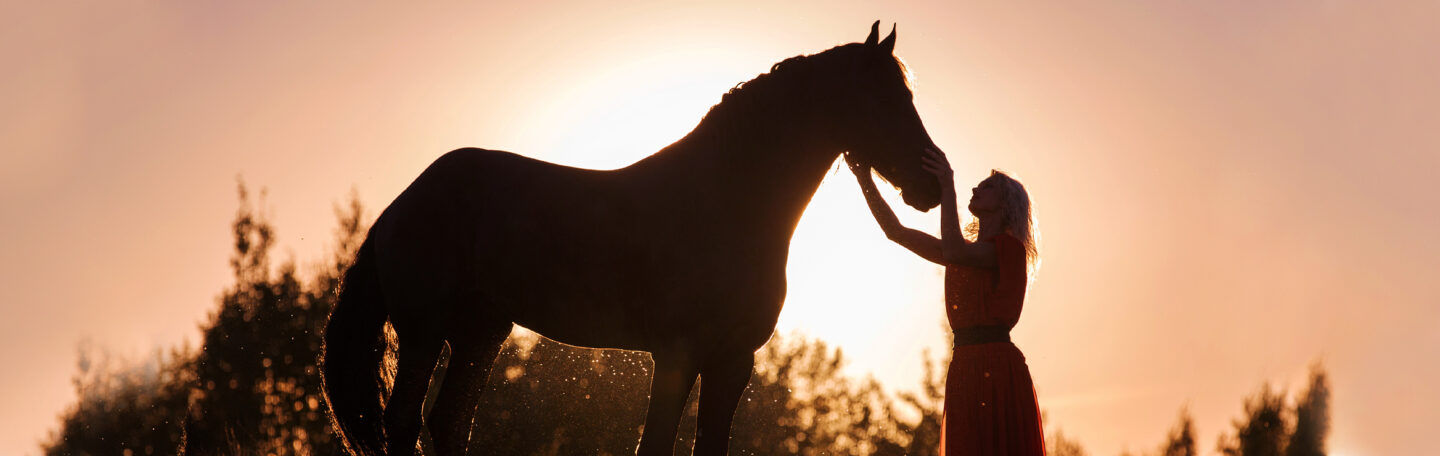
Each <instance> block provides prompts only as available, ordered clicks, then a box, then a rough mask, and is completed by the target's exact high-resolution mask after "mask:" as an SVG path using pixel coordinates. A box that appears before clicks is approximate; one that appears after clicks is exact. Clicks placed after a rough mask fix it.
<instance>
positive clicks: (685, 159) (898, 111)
mask: <svg viewBox="0 0 1440 456" xmlns="http://www.w3.org/2000/svg"><path fill="white" fill-rule="evenodd" d="M879 25H880V23H879V22H878V21H877V22H875V24H873V25H871V27H870V34H869V36H868V37H867V38H866V40H865V41H864V42H863V43H849V44H844V45H840V46H836V47H834V48H831V49H828V50H825V51H823V52H820V53H817V54H812V55H800V56H796V57H792V58H789V59H786V60H784V61H781V62H780V63H777V64H775V65H773V66H772V67H771V68H770V72H769V73H764V74H761V75H759V76H757V77H755V78H754V79H752V80H750V81H748V82H744V83H742V84H739V85H737V86H736V87H734V88H732V89H731V90H730V91H729V92H727V93H726V94H724V95H723V96H722V98H721V101H720V103H718V104H716V105H715V106H713V107H711V109H710V110H709V112H707V113H706V114H705V116H704V117H703V118H702V120H701V122H700V123H699V125H697V126H696V127H695V128H694V129H693V130H692V131H691V132H690V133H688V134H686V135H685V136H684V137H683V138H681V139H680V140H678V141H676V142H675V143H673V144H671V145H669V146H666V147H665V148H663V149H661V150H660V151H659V152H656V153H655V154H653V155H650V156H648V157H646V158H644V159H641V160H639V161H637V162H635V163H633V164H631V165H629V166H626V167H623V168H619V169H613V170H591V169H580V168H572V167H567V166H562V165H557V164H552V163H547V162H543V161H539V160H535V159H531V158H526V157H524V156H521V155H516V154H513V153H509V152H504V151H498V150H485V149H478V148H463V149H457V150H454V151H451V152H448V153H446V154H444V155H443V156H441V157H440V158H438V159H436V160H435V161H434V162H433V163H432V164H431V165H430V166H429V167H428V168H426V169H425V170H424V171H423V172H422V173H421V174H420V175H419V177H417V178H416V179H415V180H414V181H413V182H412V183H411V184H410V185H409V187H407V188H406V189H405V190H404V191H402V192H401V193H400V195H399V196H397V197H396V198H395V200H394V201H393V202H392V203H391V204H390V205H389V206H388V207H387V208H386V209H385V210H384V211H383V212H382V213H381V215H380V216H379V217H378V218H377V219H376V221H375V223H374V224H373V225H372V226H371V228H370V230H369V232H368V233H367V237H366V239H365V241H364V242H363V244H362V245H361V247H360V248H359V250H358V251H357V253H356V256H355V260H354V263H352V264H351V266H350V267H349V268H348V269H347V270H346V272H345V276H344V279H343V284H342V285H341V287H342V288H341V291H340V299H339V301H338V303H337V304H336V305H335V308H334V310H333V312H332V313H331V315H330V320H329V322H328V323H327V326H326V330H325V335H324V339H325V344H324V349H323V354H322V378H323V382H324V386H325V397H326V401H327V403H328V405H329V407H330V410H331V411H332V414H333V415H332V422H333V424H334V427H335V428H336V432H337V434H339V435H340V436H341V440H342V441H344V442H346V444H347V446H348V448H349V449H350V450H351V451H353V452H355V453H357V454H361V455H372V454H399V455H409V454H413V453H414V451H415V449H416V448H415V447H416V442H417V439H418V438H419V434H420V427H421V425H422V423H424V425H425V426H426V427H427V428H428V430H429V431H430V436H431V438H432V439H433V440H434V445H435V450H436V452H437V453H438V454H441V455H459V454H464V452H465V451H466V446H467V444H468V442H469V436H470V431H471V428H472V424H473V420H474V417H475V413H476V408H477V402H478V399H479V396H480V394H481V391H482V390H483V389H484V386H485V383H486V380H487V376H488V375H489V371H490V366H491V364H492V363H493V362H494V360H495V357H496V355H497V354H498V353H499V350H500V347H501V344H502V343H503V342H504V341H505V339H506V338H507V337H508V335H509V334H510V332H511V330H512V329H513V325H517V324H518V325H520V326H523V327H525V328H528V329H530V330H532V331H535V332H537V333H539V334H541V335H543V336H545V337H547V338H550V339H553V340H556V341H559V342H561V343H565V344H570V345H576V346H583V347H595V348H610V349H625V350H640V351H646V352H649V353H650V356H651V359H652V360H653V362H654V371H653V374H652V375H653V377H652V379H651V390H650V403H649V409H648V410H647V413H646V416H645V426H644V428H643V431H642V435H641V438H640V441H639V445H638V446H637V448H636V453H637V454H640V455H662V454H663V455H669V454H673V452H674V450H675V448H674V447H675V437H676V433H677V427H678V423H679V421H680V417H681V414H682V412H683V410H682V408H683V406H684V405H685V403H684V402H685V400H686V398H687V396H688V395H689V392H690V389H691V387H692V386H693V385H694V384H695V381H696V378H697V377H699V378H700V379H703V387H702V388H701V391H700V408H699V418H698V423H697V436H696V439H695V446H694V448H693V452H694V454H699V455H721V454H725V452H726V451H727V447H728V445H729V438H730V421H731V419H732V418H733V416H734V412H735V408H736V405H737V403H738V401H739V399H740V397H741V395H742V393H743V392H744V390H745V387H746V385H747V383H748V382H749V380H750V376H751V374H752V370H753V368H754V366H753V365H754V353H755V351H756V350H757V349H759V348H760V347H761V346H763V345H764V344H765V343H766V341H768V340H769V339H770V337H771V335H772V334H773V333H774V331H775V323H776V320H777V319H778V318H779V315H780V309H781V306H782V305H783V304H784V300H785V287H786V282H785V263H786V257H787V255H788V253H789V252H788V251H789V244H790V238H791V235H792V234H793V233H794V231H795V226H796V224H797V223H798V222H799V220H800V216H801V213H802V212H803V211H804V210H805V207H806V205H808V204H809V202H810V198H811V197H812V196H813V194H814V193H815V191H816V189H817V188H818V187H819V185H820V182H821V180H822V179H823V178H824V177H825V175H826V174H827V173H828V172H829V170H830V169H831V168H832V166H833V165H834V163H835V161H836V160H837V159H838V158H839V157H840V155H841V154H847V157H849V159H851V160H856V161H857V162H859V163H864V164H868V165H870V166H872V167H873V169H875V170H876V172H878V173H879V174H880V176H881V177H882V178H884V179H885V180H886V181H888V182H890V183H892V184H893V185H895V186H897V187H898V188H900V190H901V196H902V199H903V200H904V201H905V203H906V204H907V205H910V206H911V207H914V208H916V209H918V210H921V211H928V210H929V209H931V208H933V207H935V206H936V205H937V204H939V198H940V188H939V185H938V183H937V182H936V181H935V179H934V177H933V176H931V175H929V174H926V173H925V172H924V170H923V169H922V167H921V159H920V157H921V156H922V154H923V151H924V150H925V149H926V148H929V147H935V146H934V143H933V141H931V139H930V136H929V134H928V133H927V132H926V130H925V127H924V125H923V124H922V123H921V120H920V116H919V114H918V112H917V111H916V110H915V105H914V101H913V93H912V91H911V89H910V79H909V73H908V70H907V69H906V67H905V65H904V63H903V62H902V61H901V60H900V59H898V58H897V57H895V56H894V48H895V29H894V28H893V27H892V28H891V31H890V34H889V36H887V37H886V38H885V39H884V40H879V39H878V36H879V33H878V32H879ZM387 320H388V321H389V322H390V324H391V326H392V327H393V329H394V334H395V338H396V342H397V343H398V349H397V358H398V361H397V364H398V365H397V366H396V370H395V371H394V377H393V384H392V385H391V386H390V389H389V393H388V394H389V395H388V397H387V396H386V393H385V385H386V383H387V382H386V378H385V377H386V375H385V374H384V373H383V370H384V369H383V367H382V366H381V364H382V356H383V354H384V351H385V342H384V338H383V336H382V333H383V327H384V324H385V323H386V321H387ZM446 344H448V346H449V348H450V353H451V355H450V361H449V366H448V368H447V369H446V371H445V374H444V378H443V380H442V381H441V382H440V385H441V387H440V391H439V396H438V399H436V400H435V402H434V403H433V410H431V411H430V412H429V416H428V417H424V416H422V415H423V414H424V413H423V412H422V409H424V408H426V407H424V406H423V403H424V402H425V398H426V394H427V390H428V388H429V383H430V379H431V376H432V375H433V373H434V370H435V368H436V364H437V359H438V357H439V354H440V353H441V350H442V348H443V347H444V346H445V345H446Z"/></svg>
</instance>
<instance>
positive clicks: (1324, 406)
mask: <svg viewBox="0 0 1440 456" xmlns="http://www.w3.org/2000/svg"><path fill="white" fill-rule="evenodd" d="M1329 434H1330V382H1329V380H1328V379H1327V378H1326V376H1325V368H1324V367H1323V366H1321V365H1320V364H1319V363H1318V362H1317V363H1315V364H1312V365H1311V366H1310V382H1309V386H1308V387H1307V388H1306V389H1305V392H1304V393H1302V394H1301V395H1300V399H1299V403H1297V404H1295V432H1294V433H1292V434H1290V443H1289V445H1287V446H1286V447H1285V454H1286V456H1325V439H1326V438H1327V437H1329Z"/></svg>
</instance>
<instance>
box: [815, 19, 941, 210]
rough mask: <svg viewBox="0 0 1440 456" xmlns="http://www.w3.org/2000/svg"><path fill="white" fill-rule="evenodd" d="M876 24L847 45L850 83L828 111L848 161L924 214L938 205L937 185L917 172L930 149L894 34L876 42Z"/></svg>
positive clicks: (877, 31)
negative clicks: (851, 64)
mask: <svg viewBox="0 0 1440 456" xmlns="http://www.w3.org/2000/svg"><path fill="white" fill-rule="evenodd" d="M879 27H880V22H879V21H876V22H875V24H874V25H871V26H870V36H869V38H867V39H866V40H865V42H864V43H858V44H852V45H847V46H845V47H848V48H851V50H850V53H852V54H853V55H854V57H853V60H854V61H855V64H854V67H853V71H854V73H853V78H852V80H851V83H850V84H847V86H848V87H847V88H846V89H844V90H841V92H842V93H841V94H840V96H838V97H836V99H835V100H834V101H833V103H836V105H834V106H832V109H834V110H835V111H836V112H837V113H838V114H840V116H839V117H840V118H839V121H838V122H836V125H834V127H835V130H834V134H835V135H836V136H837V137H838V138H839V140H840V141H841V146H843V147H844V148H845V150H846V151H847V154H848V159H850V160H856V161H857V162H858V163H860V164H864V165H868V166H870V167H872V168H873V169H874V170H875V171H877V172H879V173H880V176H881V177H883V178H884V179H885V180H886V181H889V182H890V183H892V184H894V185H896V186H898V187H899V188H900V194H901V197H902V198H903V199H904V200H905V204H907V205H909V206H910V207H913V208H915V209H917V210H920V211H928V210H929V209H930V208H933V207H935V206H936V205H938V204H940V185H939V182H937V181H936V180H935V177H934V176H933V175H931V174H930V173H927V172H925V170H924V169H923V168H922V167H921V160H920V157H922V156H924V151H925V149H926V148H935V149H939V148H938V147H935V143H934V142H933V141H931V140H930V134H929V133H927V132H926V131H925V125H924V124H923V123H922V122H921V121H920V114H919V113H918V112H916V110H915V103H914V94H913V93H912V92H911V90H910V78H909V74H908V70H907V69H906V68H905V64H904V63H903V62H901V61H900V59H898V58H896V57H895V55H894V50H895V30H894V28H893V27H892V28H891V30H890V35H889V36H887V37H885V39H884V40H879V39H878V38H879Z"/></svg>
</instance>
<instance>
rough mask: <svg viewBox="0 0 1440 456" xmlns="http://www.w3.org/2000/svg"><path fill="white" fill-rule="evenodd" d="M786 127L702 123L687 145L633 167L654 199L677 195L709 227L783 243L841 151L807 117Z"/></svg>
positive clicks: (788, 118) (795, 114)
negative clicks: (747, 230) (650, 185)
mask: <svg viewBox="0 0 1440 456" xmlns="http://www.w3.org/2000/svg"><path fill="white" fill-rule="evenodd" d="M790 111H791V112H789V113H786V114H785V115H778V116H772V117H771V118H773V119H785V120H783V121H778V122H767V121H765V120H763V119H753V120H752V119H745V118H736V117H734V116H731V117H730V118H718V119H710V118H707V119H706V121H705V122H702V123H701V125H700V126H698V127H696V129H695V131H692V132H691V133H690V134H689V135H687V136H686V137H685V138H682V139H681V140H680V141H677V142H675V144H672V145H670V146H669V147H667V148H665V149H664V150H661V151H660V152H659V153H657V154H655V155H653V156H651V157H649V158H647V159H645V160H642V161H641V162H638V163H636V164H635V165H632V167H631V168H633V171H634V172H637V173H639V174H643V175H647V177H649V178H648V179H642V180H646V181H651V182H654V183H658V184H659V186H658V187H663V188H654V189H653V191H657V192H664V193H667V194H670V195H674V196H675V197H676V198H677V200H676V201H674V203H675V204H681V205H685V206H688V207H690V208H691V210H687V211H684V212H686V213H690V214H696V215H697V216H698V217H701V218H705V219H707V220H711V221H714V220H725V221H726V224H727V225H730V226H733V227H737V228H743V227H753V228H755V229H757V230H760V231H762V232H764V233H767V234H774V235H777V236H778V235H783V238H784V240H786V241H788V240H789V238H790V234H791V233H792V232H793V231H794V228H795V224H796V223H797V222H798V221H799V219H800V214H801V213H802V212H804V210H805V206H806V205H808V204H809V202H810V198H811V196H813V195H814V193H815V191H816V189H818V188H819V186H820V181H821V180H823V179H824V177H825V174H826V172H827V170H829V169H830V165H831V164H833V163H834V162H835V158H836V157H838V156H839V154H840V147H839V146H838V145H836V144H833V143H832V142H830V141H829V140H828V138H827V135H824V134H821V129H820V128H818V126H819V125H820V123H819V122H817V121H816V119H814V116H812V115H810V114H809V113H807V112H804V111H805V110H804V109H791V110H790Z"/></svg>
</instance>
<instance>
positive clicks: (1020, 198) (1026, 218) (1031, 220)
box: [965, 169, 1040, 277]
mask: <svg viewBox="0 0 1440 456" xmlns="http://www.w3.org/2000/svg"><path fill="white" fill-rule="evenodd" d="M985 179H986V180H991V179H993V180H994V182H995V184H996V185H997V186H999V187H1000V191H1001V193H1002V194H1003V196H1002V197H1001V200H1002V201H1003V204H1004V208H1003V209H1001V210H1000V218H1001V220H1000V226H1002V227H1004V230H1005V232H1006V233H1010V235H1011V236H1015V239H1018V240H1020V244H1021V245H1023V246H1025V264H1026V266H1027V268H1026V269H1027V271H1028V272H1029V274H1030V276H1031V277H1034V275H1035V273H1036V272H1037V271H1039V270H1040V249H1039V245H1038V244H1039V243H1040V242H1039V241H1040V231H1039V229H1037V227H1036V223H1035V216H1034V214H1033V213H1032V212H1031V210H1030V192H1028V191H1026V190H1025V185H1024V184H1021V183H1020V180H1019V179H1016V178H1015V177H1014V176H1011V175H1010V174H1009V173H1006V172H1004V171H1001V170H998V169H992V170H990V177H986V178H985ZM965 234H967V235H968V236H967V237H969V238H970V239H971V240H975V238H976V237H977V236H979V234H980V219H979V218H973V219H971V220H970V224H969V225H968V226H966V227H965Z"/></svg>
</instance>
